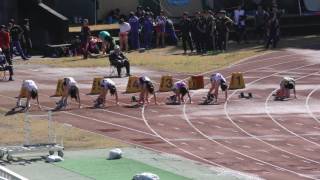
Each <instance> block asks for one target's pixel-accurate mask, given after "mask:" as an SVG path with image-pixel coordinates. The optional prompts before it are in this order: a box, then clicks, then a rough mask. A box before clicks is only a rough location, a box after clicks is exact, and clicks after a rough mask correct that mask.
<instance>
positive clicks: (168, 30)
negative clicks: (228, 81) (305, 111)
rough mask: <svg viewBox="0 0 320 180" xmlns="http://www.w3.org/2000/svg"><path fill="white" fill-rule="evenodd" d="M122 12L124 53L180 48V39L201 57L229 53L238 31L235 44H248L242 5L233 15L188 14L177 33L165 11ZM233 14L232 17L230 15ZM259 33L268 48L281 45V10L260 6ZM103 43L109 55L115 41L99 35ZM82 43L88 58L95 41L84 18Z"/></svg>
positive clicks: (139, 9) (116, 14)
mask: <svg viewBox="0 0 320 180" xmlns="http://www.w3.org/2000/svg"><path fill="white" fill-rule="evenodd" d="M119 13H120V10H118V9H116V10H114V12H113V14H112V15H113V17H114V18H115V19H116V20H117V22H118V23H119V29H120V32H119V44H120V49H121V50H122V51H126V52H128V51H129V50H137V49H140V48H145V49H151V48H155V47H165V45H166V44H168V40H170V41H171V42H172V44H174V45H176V44H177V42H178V36H177V34H176V32H178V33H179V34H178V35H179V37H181V39H182V45H183V50H184V53H187V50H188V47H189V49H190V51H191V52H192V53H193V52H196V53H197V54H206V53H207V52H208V51H215V50H218V51H222V52H224V51H226V50H227V47H228V41H229V33H230V32H231V31H233V32H234V37H235V41H236V42H237V43H238V44H240V43H241V42H243V41H244V42H245V43H248V37H247V30H248V27H247V21H248V13H247V11H246V10H245V9H243V7H242V6H241V5H239V6H238V7H237V8H236V9H235V10H233V11H232V12H227V11H225V10H220V11H217V12H213V11H211V10H204V11H202V12H195V13H194V14H193V15H190V14H188V12H184V13H183V15H182V18H181V20H180V22H179V23H178V24H177V29H178V31H176V30H175V27H174V25H173V22H172V20H170V19H169V18H168V17H166V16H165V15H164V11H162V10H161V11H160V13H159V14H158V15H157V16H156V15H155V14H154V13H153V12H152V11H151V10H150V8H149V7H147V8H145V9H143V8H142V7H141V6H138V7H137V10H136V12H130V14H129V16H128V17H126V16H124V15H120V14H119ZM228 15H230V16H228ZM254 19H255V34H256V38H257V39H258V41H259V43H264V44H265V47H266V48H269V46H270V45H272V46H273V47H274V48H275V47H276V45H277V42H278V40H279V35H280V26H279V13H278V12H277V8H275V7H274V8H272V9H271V10H269V11H266V10H264V9H263V7H262V6H258V7H257V10H256V11H255V12H254ZM99 37H100V39H102V41H103V47H104V48H103V49H105V50H106V52H107V53H109V52H110V49H111V50H112V49H113V47H114V45H115V42H114V39H113V37H112V36H111V35H110V34H109V33H108V35H104V36H99ZM80 39H81V42H82V43H81V44H82V46H81V47H82V49H83V52H85V53H84V57H85V58H87V53H86V52H88V44H89V42H90V41H91V40H92V37H91V33H90V28H89V26H88V20H86V19H84V21H83V27H82V31H81V37H80Z"/></svg>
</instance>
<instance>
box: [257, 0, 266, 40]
mask: <svg viewBox="0 0 320 180" xmlns="http://www.w3.org/2000/svg"><path fill="white" fill-rule="evenodd" d="M267 18H268V13H267V12H266V11H265V10H264V9H263V8H262V6H261V5H260V6H258V9H257V11H256V14H255V27H256V34H257V38H258V43H260V42H261V41H262V42H264V41H265V40H266V24H267V23H266V22H267Z"/></svg>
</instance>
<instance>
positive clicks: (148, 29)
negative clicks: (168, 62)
mask: <svg viewBox="0 0 320 180" xmlns="http://www.w3.org/2000/svg"><path fill="white" fill-rule="evenodd" d="M142 34H143V47H144V48H146V49H151V48H152V37H153V36H152V35H153V19H152V16H151V14H150V13H149V12H147V13H146V15H145V17H144V22H143V26H142Z"/></svg>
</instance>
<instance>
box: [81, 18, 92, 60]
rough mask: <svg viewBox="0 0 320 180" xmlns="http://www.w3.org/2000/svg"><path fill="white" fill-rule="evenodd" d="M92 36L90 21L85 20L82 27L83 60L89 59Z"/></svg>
mask: <svg viewBox="0 0 320 180" xmlns="http://www.w3.org/2000/svg"><path fill="white" fill-rule="evenodd" d="M90 36H91V31H90V27H89V21H88V19H84V20H83V24H82V27H81V32H80V40H81V49H82V54H83V59H87V58H88V46H89V41H90Z"/></svg>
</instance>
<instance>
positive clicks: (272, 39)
mask: <svg viewBox="0 0 320 180" xmlns="http://www.w3.org/2000/svg"><path fill="white" fill-rule="evenodd" d="M279 36H280V24H279V20H278V17H277V14H276V13H273V14H272V15H271V16H270V18H269V20H268V23H267V37H268V39H267V44H266V49H268V48H269V46H270V45H271V44H272V47H273V48H276V47H277V44H278V41H279Z"/></svg>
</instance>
